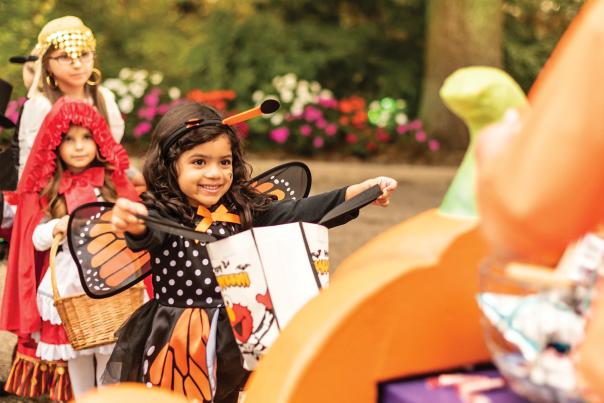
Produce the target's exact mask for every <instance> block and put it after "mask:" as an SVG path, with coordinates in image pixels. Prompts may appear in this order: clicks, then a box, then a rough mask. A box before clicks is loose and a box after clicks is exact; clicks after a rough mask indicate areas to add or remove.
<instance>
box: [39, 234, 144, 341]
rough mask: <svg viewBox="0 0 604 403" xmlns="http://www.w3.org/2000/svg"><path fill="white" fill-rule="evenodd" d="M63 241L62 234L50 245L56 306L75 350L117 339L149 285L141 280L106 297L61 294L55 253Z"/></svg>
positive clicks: (51, 272) (53, 292)
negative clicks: (66, 295)
mask: <svg viewBox="0 0 604 403" xmlns="http://www.w3.org/2000/svg"><path fill="white" fill-rule="evenodd" d="M60 243H61V236H60V235H58V236H55V238H54V239H53V243H52V247H51V249H50V258H49V261H50V262H49V263H50V276H51V277H50V279H51V283H52V294H53V299H54V302H55V306H56V308H57V311H58V312H59V316H60V317H61V321H62V322H63V326H64V327H65V332H66V333H67V338H68V339H69V342H70V343H71V345H72V347H73V348H74V350H83V349H86V348H91V347H96V346H102V345H105V344H111V343H114V342H115V341H116V337H115V332H116V331H117V330H118V329H119V327H120V326H121V325H122V324H123V323H124V322H125V321H126V320H127V319H128V318H129V317H130V315H131V314H132V313H133V312H134V311H135V310H136V309H137V308H138V307H139V306H141V305H142V304H143V298H144V292H145V287H144V286H143V285H142V284H140V283H139V284H137V285H135V286H133V287H131V288H129V289H127V290H125V291H123V292H121V293H119V294H117V295H114V296H112V297H109V298H104V299H102V300H101V299H93V298H90V297H89V296H88V295H86V294H78V295H71V296H69V297H65V298H61V296H60V295H59V291H58V289H57V277H56V272H55V256H56V254H57V250H58V248H59V244H60Z"/></svg>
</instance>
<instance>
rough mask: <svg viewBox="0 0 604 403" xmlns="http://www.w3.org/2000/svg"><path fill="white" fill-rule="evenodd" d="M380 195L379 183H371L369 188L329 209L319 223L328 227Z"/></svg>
mask: <svg viewBox="0 0 604 403" xmlns="http://www.w3.org/2000/svg"><path fill="white" fill-rule="evenodd" d="M381 195H382V189H380V185H373V186H372V187H370V188H369V189H367V190H364V191H362V192H361V193H359V194H358V195H356V196H354V197H351V198H350V199H348V200H346V201H345V202H344V203H341V204H339V205H337V206H336V207H334V208H333V209H331V210H330V211H329V212H327V214H325V215H324V216H323V218H321V220H320V221H319V224H321V225H325V226H326V227H329V225H330V224H333V223H335V222H337V221H338V220H339V219H340V218H341V217H343V216H345V215H346V214H348V213H350V212H351V211H354V210H358V209H360V208H362V207H365V206H366V205H368V204H369V203H371V202H373V201H375V200H376V199H377V198H378V197H380V196H381Z"/></svg>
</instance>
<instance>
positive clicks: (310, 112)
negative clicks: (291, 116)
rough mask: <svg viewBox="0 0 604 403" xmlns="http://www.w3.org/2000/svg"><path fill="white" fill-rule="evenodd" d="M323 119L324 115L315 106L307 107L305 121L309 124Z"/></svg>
mask: <svg viewBox="0 0 604 403" xmlns="http://www.w3.org/2000/svg"><path fill="white" fill-rule="evenodd" d="M321 118H323V113H322V112H321V111H320V110H318V109H317V108H315V107H313V106H307V107H306V108H305V109H304V119H306V120H308V121H309V122H314V121H315V120H317V119H321Z"/></svg>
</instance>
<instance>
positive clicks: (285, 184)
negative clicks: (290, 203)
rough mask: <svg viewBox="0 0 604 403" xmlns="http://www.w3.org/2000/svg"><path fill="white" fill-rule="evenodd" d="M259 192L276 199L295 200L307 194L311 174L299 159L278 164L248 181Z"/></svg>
mask: <svg viewBox="0 0 604 403" xmlns="http://www.w3.org/2000/svg"><path fill="white" fill-rule="evenodd" d="M250 183H251V185H252V187H254V188H256V190H258V191H259V192H260V193H266V194H268V195H270V196H273V197H274V198H275V199H277V200H296V199H302V198H304V197H306V196H308V193H310V185H311V183H312V176H311V174H310V169H309V168H308V166H307V165H306V164H304V163H303V162H299V161H293V162H287V163H285V164H282V165H278V166H276V167H274V168H272V169H269V170H268V171H266V172H264V173H262V174H260V175H258V176H256V177H255V178H253V179H252V180H251V181H250Z"/></svg>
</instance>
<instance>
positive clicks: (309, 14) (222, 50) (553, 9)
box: [0, 0, 584, 148]
mask: <svg viewBox="0 0 604 403" xmlns="http://www.w3.org/2000/svg"><path fill="white" fill-rule="evenodd" d="M430 1H434V2H436V1H437V0H331V1H314V0H97V1H94V2H83V1H80V0H61V1H59V0H29V1H19V0H0V15H2V16H3V18H2V20H3V22H2V29H1V30H0V60H2V61H3V63H0V76H1V77H2V78H3V79H5V80H8V81H10V82H12V83H13V84H15V87H16V88H15V93H16V94H23V93H24V91H25V90H24V88H23V86H22V83H21V78H20V75H21V71H20V68H19V67H18V66H15V65H9V64H8V62H6V61H7V59H8V57H9V56H12V55H16V54H26V53H28V52H29V50H30V49H31V48H32V47H33V46H34V44H35V41H36V35H37V34H38V32H39V31H40V29H41V28H42V26H43V25H44V24H45V23H46V22H48V21H49V20H51V19H53V18H56V17H60V16H63V15H76V16H79V17H80V18H82V19H83V20H84V22H85V24H87V25H88V26H89V27H90V28H91V29H92V30H93V32H94V33H95V36H96V38H97V43H98V59H99V61H100V66H101V69H102V71H103V75H104V77H106V78H107V77H117V76H118V74H119V72H120V70H121V69H122V68H124V67H128V68H134V69H141V68H144V69H147V70H149V71H158V72H161V73H162V74H163V83H162V85H164V86H166V87H171V86H173V87H177V88H179V89H180V90H181V91H182V92H183V93H186V92H187V91H189V90H192V89H201V90H203V91H211V90H221V89H228V90H233V91H234V92H235V93H236V94H237V98H236V99H235V100H234V104H233V108H234V109H243V108H247V107H249V106H250V105H251V104H252V94H253V93H254V91H256V90H261V91H263V92H264V93H265V94H270V93H271V90H272V88H273V82H272V80H273V79H274V78H275V77H277V76H282V75H285V74H292V73H293V74H294V75H296V77H299V78H300V79H304V80H309V81H316V82H318V83H320V85H321V86H322V87H323V88H326V89H329V90H330V91H331V92H332V93H333V95H334V97H335V98H337V99H342V98H346V97H351V96H359V97H362V98H364V99H366V100H368V101H369V100H377V99H380V98H383V97H392V98H396V99H403V100H405V102H406V113H407V115H408V116H409V117H410V118H415V117H416V116H418V115H419V108H420V101H421V100H420V98H421V97H422V96H425V95H424V94H422V89H423V87H424V81H423V80H424V77H425V71H426V68H427V66H425V63H426V57H425V56H424V55H425V53H426V46H427V42H426V39H425V38H426V31H427V27H429V26H430V24H431V23H440V22H438V21H436V22H434V21H430V14H429V13H427V12H426V11H427V8H428V5H429V3H430ZM439 1H442V0H439ZM445 1H451V2H454V3H455V2H456V1H457V0H445ZM464 1H465V2H466V3H468V2H470V0H464ZM481 1H493V0H481ZM497 2H498V4H499V3H500V4H501V13H502V15H503V17H502V19H501V25H502V27H501V28H502V32H503V34H502V36H501V38H496V39H497V40H499V39H500V42H501V43H499V42H496V43H493V44H489V45H483V46H491V47H493V46H494V47H500V48H501V54H502V57H501V58H500V59H501V60H502V61H503V62H502V64H503V65H502V66H499V67H503V68H504V69H505V70H506V71H508V72H509V73H510V74H511V75H512V76H513V77H514V78H515V79H516V80H517V81H518V82H519V83H520V84H521V85H522V87H523V88H524V89H525V90H528V89H529V88H530V86H531V84H532V83H533V81H534V80H535V77H536V76H537V74H538V73H539V70H540V69H541V67H542V66H543V63H544V62H545V60H546V59H547V57H548V56H549V54H550V52H551V50H552V49H553V47H554V45H555V44H556V43H557V41H558V39H559V38H560V35H561V34H562V33H563V32H564V30H565V29H566V27H567V26H568V24H569V22H570V21H571V20H572V18H573V17H574V16H575V15H576V14H577V12H578V10H579V8H580V6H581V5H582V4H583V3H584V1H583V0H497ZM461 3H463V2H460V4H461ZM462 12H466V11H462ZM473 18H474V17H473ZM478 18H480V17H478ZM463 28H464V27H460V29H463ZM445 40H446V39H445ZM478 53H480V52H478ZM446 62H447V61H446V60H445V61H438V60H436V61H435V60H432V59H431V63H445V64H446ZM454 67H455V68H456V67H461V66H451V69H453V68H454ZM451 72H452V70H451ZM428 107H429V106H428ZM424 116H428V119H429V116H430V114H429V113H428V114H426V113H422V117H424ZM428 123H429V122H428ZM427 126H428V127H429V126H430V125H429V124H428V125H427ZM429 134H431V133H429ZM435 135H436V136H437V137H438V136H443V134H442V133H435ZM457 136H460V135H459V134H457ZM462 136H463V134H462ZM445 144H446V142H445ZM451 144H459V142H457V143H451ZM456 147H458V148H459V146H456Z"/></svg>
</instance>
